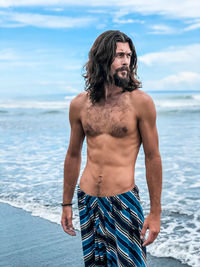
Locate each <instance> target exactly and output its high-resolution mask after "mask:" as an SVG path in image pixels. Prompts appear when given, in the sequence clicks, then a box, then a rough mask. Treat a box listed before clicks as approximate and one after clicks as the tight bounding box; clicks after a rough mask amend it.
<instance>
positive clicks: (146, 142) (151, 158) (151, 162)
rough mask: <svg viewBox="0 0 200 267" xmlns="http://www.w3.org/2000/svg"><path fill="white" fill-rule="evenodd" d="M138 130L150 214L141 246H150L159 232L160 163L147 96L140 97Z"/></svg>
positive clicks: (153, 112)
mask: <svg viewBox="0 0 200 267" xmlns="http://www.w3.org/2000/svg"><path fill="white" fill-rule="evenodd" d="M141 97H142V102H141V106H140V116H139V130H140V134H141V138H142V143H143V149H144V153H145V166H146V180H147V185H148V190H149V196H150V213H149V215H148V216H147V218H146V219H145V221H144V225H143V229H142V231H141V238H142V239H143V238H144V236H145V233H146V231H147V229H149V236H148V238H147V240H146V241H145V242H144V243H143V246H147V245H149V244H151V243H152V242H153V241H154V240H155V239H156V237H157V235H158V233H159V232H160V215H161V191H162V163H161V157H160V153H159V144H158V133H157V128H156V110H155V105H154V103H153V101H152V99H151V98H150V96H148V95H147V94H144V95H142V96H141Z"/></svg>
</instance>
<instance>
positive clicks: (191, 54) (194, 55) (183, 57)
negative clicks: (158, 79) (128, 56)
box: [138, 44, 200, 66]
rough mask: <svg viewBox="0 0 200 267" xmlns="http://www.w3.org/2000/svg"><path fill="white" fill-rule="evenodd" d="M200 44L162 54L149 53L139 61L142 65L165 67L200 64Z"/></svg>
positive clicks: (176, 48)
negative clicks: (173, 64)
mask: <svg viewBox="0 0 200 267" xmlns="http://www.w3.org/2000/svg"><path fill="white" fill-rule="evenodd" d="M199 51H200V44H192V45H188V46H183V47H171V48H170V49H169V50H166V51H162V52H154V53H148V54H145V55H143V56H140V57H139V58H138V59H139V61H140V62H141V63H143V64H145V65H148V66H152V65H153V64H154V65H158V64H159V65H165V66H166V64H172V63H176V64H177V63H181V64H183V63H185V64H189V63H192V64H193V63H195V64H196V63H198V64H200V63H199V62H200V53H199Z"/></svg>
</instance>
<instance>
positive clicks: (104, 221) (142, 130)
mask: <svg viewBox="0 0 200 267" xmlns="http://www.w3.org/2000/svg"><path fill="white" fill-rule="evenodd" d="M136 70H137V56H136V52H135V48H134V45H133V43H132V41H131V39H130V38H129V37H128V36H126V35H125V34H124V33H121V32H119V31H106V32H104V33H102V34H101V35H100V36H99V37H98V38H97V39H96V41H95V43H94V44H93V46H92V48H91V50H90V53H89V61H88V63H87V64H86V75H85V79H86V91H87V92H85V93H81V94H79V95H78V96H77V97H75V98H74V99H73V100H72V102H71V104H70V110H69V120H70V125H71V137H70V143H69V147H68V151H67V155H66V158H65V164H64V189H63V213H62V219H61V223H62V226H63V229H64V231H65V232H66V233H68V234H70V235H75V231H74V228H73V224H72V207H71V202H72V198H73V194H74V190H75V187H76V184H77V179H78V177H79V172H80V164H81V150H82V144H83V141H84V138H85V136H86V138H87V163H86V166H85V169H84V171H83V174H82V176H81V179H80V183H79V186H78V207H79V214H80V223H81V235H82V245H83V255H84V260H85V266H146V246H147V245H149V244H151V243H152V242H153V241H154V240H155V239H156V237H157V235H158V233H159V231H160V215H161V187H162V165H161V157H160V153H159V147H158V134H157V129H156V111H155V106H154V103H153V101H152V99H151V97H150V96H149V95H147V94H146V93H145V92H143V91H141V90H140V89H139V87H140V82H139V81H138V80H137V79H136V75H137V73H136ZM141 144H142V145H143V149H144V153H145V167H146V180H147V185H148V189H149V196H150V212H149V214H148V216H147V217H146V219H145V220H144V217H143V212H142V208H141V206H140V198H139V191H138V188H137V186H136V185H135V177H134V172H135V163H136V158H137V155H138V152H139V149H140V146H141ZM147 229H149V235H148V237H147V239H146V240H145V239H144V237H145V233H146V231H147Z"/></svg>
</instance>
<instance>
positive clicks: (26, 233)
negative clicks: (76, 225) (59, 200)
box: [0, 202, 189, 267]
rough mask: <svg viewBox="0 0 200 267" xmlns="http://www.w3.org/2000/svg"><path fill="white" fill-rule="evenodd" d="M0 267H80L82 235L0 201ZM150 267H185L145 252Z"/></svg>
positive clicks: (171, 259) (81, 262) (172, 260)
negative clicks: (71, 234) (74, 233)
mask: <svg viewBox="0 0 200 267" xmlns="http://www.w3.org/2000/svg"><path fill="white" fill-rule="evenodd" d="M0 217H1V220H0V230H1V244H0V266H2V267H3V266H7V267H11V266H12V267H15V266H16V267H18V266H19V267H22V266H23V267H36V266H37V267H38V266H49V267H54V266H55V267H56V266H57V267H62V266H63V267H64V266H71V267H83V266H84V262H83V255H82V246H81V235H80V232H79V231H76V234H77V235H76V237H71V236H69V235H67V234H66V233H65V232H64V231H63V230H62V227H61V225H58V224H56V223H52V222H50V221H48V220H45V219H43V218H41V217H36V216H32V215H31V213H30V212H27V211H24V210H23V209H20V208H15V207H13V206H10V205H9V204H6V203H2V202H0ZM147 262H148V266H149V267H160V266H163V265H165V267H184V266H185V267H186V266H189V265H186V264H182V263H181V262H180V261H178V260H176V259H173V258H167V257H163V258H157V257H153V256H151V255H150V254H149V253H148V255H147Z"/></svg>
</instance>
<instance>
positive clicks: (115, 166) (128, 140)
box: [80, 90, 141, 196]
mask: <svg viewBox="0 0 200 267" xmlns="http://www.w3.org/2000/svg"><path fill="white" fill-rule="evenodd" d="M136 91H139V90H136ZM136 94H137V92H135V91H133V92H124V93H120V94H118V95H116V96H115V97H113V98H110V99H107V101H106V102H105V101H100V102H99V103H96V104H95V105H93V104H92V103H91V101H90V100H89V96H88V94H86V93H85V94H83V96H82V97H83V98H84V101H83V103H84V104H83V106H82V108H81V113H80V114H81V115H80V117H81V118H80V120H81V123H82V127H83V130H84V133H85V135H86V138H87V164H86V167H85V169H84V171H83V174H82V177H81V180H80V187H81V189H82V190H83V191H84V192H86V193H87V194H89V195H93V196H112V195H117V194H121V193H124V192H126V191H129V190H131V189H132V188H133V187H134V185H135V180H134V172H135V162H136V158H137V155H138V151H139V148H140V145H141V138H140V134H139V129H138V116H137V105H134V97H135V95H136Z"/></svg>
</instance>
